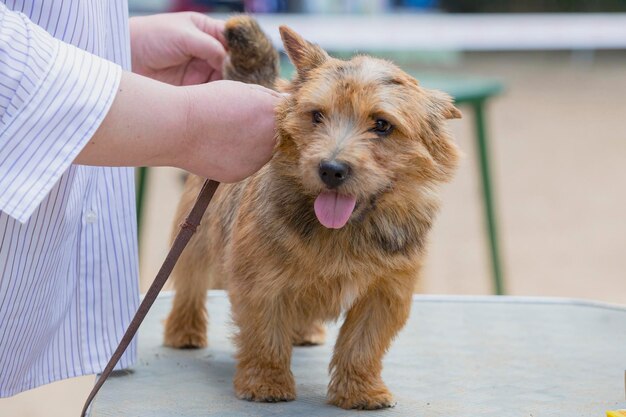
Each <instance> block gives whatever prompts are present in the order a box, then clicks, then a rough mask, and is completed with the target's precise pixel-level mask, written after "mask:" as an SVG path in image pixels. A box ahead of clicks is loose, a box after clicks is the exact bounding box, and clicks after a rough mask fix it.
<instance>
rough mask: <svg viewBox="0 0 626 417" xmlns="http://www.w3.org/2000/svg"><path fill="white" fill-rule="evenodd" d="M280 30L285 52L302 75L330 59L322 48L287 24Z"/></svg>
mask: <svg viewBox="0 0 626 417" xmlns="http://www.w3.org/2000/svg"><path fill="white" fill-rule="evenodd" d="M279 30H280V37H281V39H282V40H283V45H284V46H285V52H287V55H288V56H289V59H290V60H291V62H292V63H293V65H294V66H295V67H296V69H297V70H298V73H300V74H301V75H306V73H307V72H308V71H310V70H312V69H314V68H316V67H318V66H320V65H322V64H323V63H324V61H326V60H327V59H328V54H327V53H326V52H325V51H324V50H323V49H322V48H320V47H319V46H317V45H314V44H312V43H311V42H308V41H306V40H304V39H303V38H302V37H301V36H300V35H298V34H297V33H296V32H294V31H293V30H291V29H290V28H288V27H287V26H281V27H280V28H279Z"/></svg>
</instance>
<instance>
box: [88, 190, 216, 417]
mask: <svg viewBox="0 0 626 417" xmlns="http://www.w3.org/2000/svg"><path fill="white" fill-rule="evenodd" d="M218 185H219V183H218V182H217V181H212V180H206V181H205V182H204V185H203V186H202V189H201V190H200V194H198V198H197V199H196V202H195V204H194V206H193V208H192V209H191V212H190V213H189V215H188V216H187V218H186V219H185V223H183V224H182V225H181V226H180V231H179V232H178V235H176V239H174V243H173V244H172V247H171V248H170V251H169V253H168V254H167V257H166V258H165V261H163V265H162V266H161V269H160V270H159V273H158V274H157V276H156V278H154V281H153V282H152V285H151V286H150V288H149V289H148V292H147V293H146V295H145V296H144V298H143V301H142V302H141V304H140V305H139V308H138V309H137V312H136V313H135V316H134V317H133V319H132V321H131V322H130V324H129V325H128V328H127V329H126V333H124V336H123V337H122V340H121V341H120V343H119V345H118V346H117V348H116V349H115V352H114V353H113V355H112V356H111V359H109V363H107V366H106V367H105V368H104V371H102V374H101V375H100V378H98V381H96V384H95V385H94V387H93V389H92V390H91V392H90V393H89V396H88V397H87V400H86V401H85V405H84V406H83V411H82V412H81V414H80V415H81V417H85V416H86V414H87V410H88V409H89V406H90V405H91V402H92V401H93V399H94V397H95V396H96V394H97V393H98V391H100V388H101V387H102V385H104V383H105V381H106V380H107V378H108V377H109V375H111V372H113V368H115V365H116V364H117V362H118V361H119V360H120V358H121V357H122V355H123V354H124V352H125V351H126V348H128V345H129V344H130V342H131V341H132V340H133V337H134V336H135V333H137V330H138V329H139V326H140V325H141V322H143V319H144V318H145V317H146V314H148V311H149V310H150V307H152V304H154V301H155V300H156V298H157V296H158V295H159V292H160V291H161V288H163V285H165V282H166V281H167V279H168V278H169V276H170V274H171V273H172V270H173V269H174V265H176V261H178V258H179V257H180V254H181V253H182V251H183V249H185V246H187V243H189V240H190V239H191V236H193V234H194V233H195V231H196V229H197V227H198V225H199V224H200V220H202V216H203V215H204V212H205V211H206V209H207V206H208V205H209V203H210V202H211V198H213V194H215V190H216V189H217V186H218Z"/></svg>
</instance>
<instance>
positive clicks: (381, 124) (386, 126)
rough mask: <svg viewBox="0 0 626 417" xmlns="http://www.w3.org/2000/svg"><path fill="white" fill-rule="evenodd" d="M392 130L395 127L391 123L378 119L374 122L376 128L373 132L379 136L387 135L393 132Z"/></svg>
mask: <svg viewBox="0 0 626 417" xmlns="http://www.w3.org/2000/svg"><path fill="white" fill-rule="evenodd" d="M392 129H393V126H391V123H389V122H388V121H386V120H384V119H377V120H376V122H374V128H373V129H372V132H374V133H376V134H378V135H387V134H389V133H390V132H391V130H392Z"/></svg>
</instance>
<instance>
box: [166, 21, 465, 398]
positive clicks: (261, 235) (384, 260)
mask: <svg viewBox="0 0 626 417" xmlns="http://www.w3.org/2000/svg"><path fill="white" fill-rule="evenodd" d="M280 33H281V36H282V40H283V43H284V46H285V49H286V51H287V54H288V56H289V58H290V59H291V61H292V63H293V64H294V66H295V67H296V70H297V74H296V75H295V77H294V79H293V80H292V81H291V82H290V83H284V85H282V86H281V87H280V89H281V90H283V91H285V92H288V93H290V96H289V97H288V98H286V99H285V101H284V102H283V103H282V105H280V106H279V108H278V110H277V130H278V137H277V145H276V149H275V153H274V155H273V158H272V160H271V161H270V162H269V163H268V164H267V165H266V166H265V167H264V168H262V169H261V170H260V171H259V172H258V173H257V174H255V175H253V176H252V177H250V178H248V179H247V180H245V181H243V182H240V183H238V184H232V185H222V186H220V188H219V190H218V192H217V194H216V195H215V198H214V200H213V202H212V204H211V207H210V209H209V213H208V215H207V216H206V217H205V219H204V222H203V224H202V225H201V227H200V228H199V230H198V233H197V234H196V235H195V236H194V238H193V239H192V241H191V243H190V245H189V247H188V248H187V249H186V251H185V252H184V253H183V255H182V257H181V258H180V261H179V263H178V265H177V267H176V269H175V271H174V285H175V289H176V297H175V299H174V306H173V310H172V312H171V314H170V316H169V317H168V319H167V323H166V331H165V344H166V345H169V346H173V347H179V348H180V347H204V346H206V345H207V336H206V331H207V311H206V309H205V299H206V290H207V289H208V288H209V287H210V286H211V282H212V281H213V283H215V280H216V279H217V280H219V281H220V282H222V283H223V284H224V285H225V286H226V287H227V288H228V293H229V297H230V301H231V304H232V316H233V320H234V322H235V324H236V325H237V327H238V332H237V334H236V336H235V342H236V346H237V354H236V359H237V361H238V363H237V369H236V373H235V379H234V387H235V393H236V395H237V396H238V397H239V398H242V399H246V400H252V401H269V402H274V401H290V400H293V399H294V398H295V396H296V389H295V384H294V378H293V375H292V373H291V371H290V359H291V350H292V345H293V344H320V343H323V341H324V331H325V330H324V327H323V323H324V322H325V321H329V320H336V319H337V318H338V317H339V316H340V314H341V313H342V311H343V312H345V321H344V323H343V325H342V327H341V331H340V333H339V337H338V339H337V342H336V345H335V350H334V355H333V358H332V361H331V363H330V372H331V380H330V384H329V387H328V401H329V402H330V403H331V404H335V405H337V406H339V407H343V408H361V409H377V408H384V407H390V406H393V404H394V401H393V397H392V395H391V393H390V392H389V391H388V389H387V387H386V386H385V384H384V383H383V381H382V379H381V369H382V358H383V355H384V353H385V352H386V351H387V349H388V348H389V345H390V343H391V341H392V339H393V338H394V336H395V335H396V334H397V333H398V331H399V330H400V329H401V328H402V327H403V325H404V323H405V322H406V320H407V317H408V315H409V310H410V307H411V297H412V293H413V289H414V286H415V282H416V279H417V278H418V275H419V272H420V268H421V265H422V260H423V257H424V252H425V248H424V246H425V243H426V237H427V234H428V230H429V229H430V227H431V224H432V222H433V218H434V217H435V214H436V213H437V210H438V199H437V191H436V190H437V187H438V185H439V184H440V183H442V182H445V181H447V180H449V179H450V178H451V175H452V173H453V171H454V169H455V166H456V163H457V159H458V151H457V148H456V146H455V145H454V143H453V142H452V141H451V139H450V137H449V136H448V134H447V132H446V130H445V129H444V126H443V125H444V122H445V119H450V118H457V117H460V113H459V111H458V110H457V109H456V108H455V107H454V106H453V104H452V102H451V99H450V97H448V96H447V95H445V94H443V93H439V92H435V91H430V90H427V89H424V88H422V87H420V85H419V84H418V83H417V81H416V80H415V79H413V78H411V77H410V76H409V75H407V74H406V73H404V72H403V71H401V70H400V69H399V68H398V67H396V66H395V65H393V64H391V63H389V62H387V61H383V60H380V59H374V58H370V57H366V56H358V57H355V58H353V59H351V60H350V61H341V60H338V59H334V58H331V57H329V56H328V55H327V54H326V52H324V51H323V50H322V49H320V48H319V47H318V46H316V45H313V44H311V43H309V42H307V41H305V40H303V39H302V38H301V37H300V36H298V35H297V34H296V33H294V32H293V31H292V30H290V29H288V28H286V27H281V29H280ZM225 35H226V39H227V40H228V43H229V53H230V60H229V62H227V64H226V69H225V74H226V76H227V77H228V78H231V79H236V80H240V81H245V82H256V83H260V84H263V85H266V86H273V87H274V88H277V87H276V82H277V72H278V71H277V68H278V66H277V54H276V51H275V50H274V49H273V48H272V47H271V44H270V42H269V41H268V40H267V38H266V37H265V36H264V34H263V33H262V32H261V30H260V29H259V27H258V26H257V24H256V23H255V22H254V21H253V20H252V19H250V18H248V17H245V16H240V17H236V18H233V19H231V20H230V21H228V22H227V25H226V32H225ZM202 182H203V179H201V178H198V177H195V176H190V177H189V179H188V181H187V184H186V188H185V192H184V195H183V198H182V201H181V203H180V206H179V209H178V214H177V219H176V220H177V222H178V223H180V222H182V221H183V219H184V217H185V215H186V214H187V212H188V210H189V209H190V207H191V205H192V204H193V202H194V199H195V196H196V195H197V193H198V190H199V188H200V186H201V185H202Z"/></svg>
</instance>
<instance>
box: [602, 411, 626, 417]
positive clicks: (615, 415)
mask: <svg viewBox="0 0 626 417" xmlns="http://www.w3.org/2000/svg"><path fill="white" fill-rule="evenodd" d="M606 417H626V410H614V411H607V412H606Z"/></svg>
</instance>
